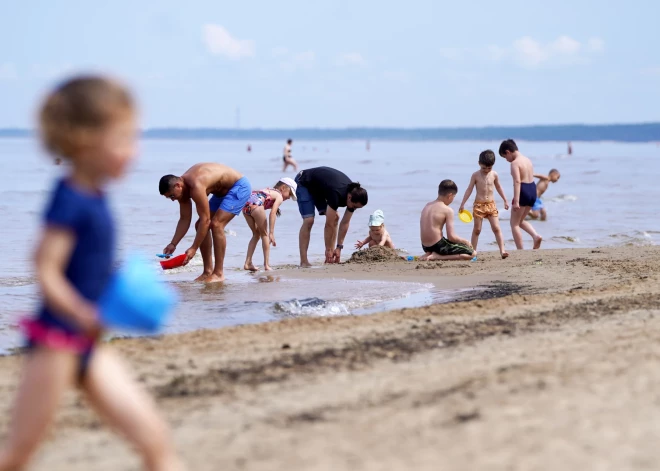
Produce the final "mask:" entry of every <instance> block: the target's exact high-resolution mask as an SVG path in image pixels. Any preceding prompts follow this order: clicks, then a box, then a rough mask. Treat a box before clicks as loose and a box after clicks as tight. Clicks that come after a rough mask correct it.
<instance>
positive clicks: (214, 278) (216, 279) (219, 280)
mask: <svg viewBox="0 0 660 471" xmlns="http://www.w3.org/2000/svg"><path fill="white" fill-rule="evenodd" d="M223 281H225V275H222V276H218V275H215V274H211V275H209V277H208V278H206V279H205V280H204V283H222V282H223Z"/></svg>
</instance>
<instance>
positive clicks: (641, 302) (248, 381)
mask: <svg viewBox="0 0 660 471" xmlns="http://www.w3.org/2000/svg"><path fill="white" fill-rule="evenodd" d="M659 303H660V294H654V295H646V294H645V295H643V296H642V295H629V296H621V297H616V298H609V299H607V300H595V301H584V302H580V303H576V304H573V305H569V306H563V307H559V308H553V309H550V310H544V311H541V312H538V311H535V312H532V313H529V314H522V315H519V316H515V317H512V318H510V319H501V318H489V319H484V320H475V321H470V322H456V321H445V322H437V321H436V323H433V320H432V319H431V318H426V319H411V326H410V330H408V331H403V332H404V333H403V334H401V332H402V331H392V332H389V333H386V334H380V335H374V336H372V337H367V338H365V339H363V340H360V341H354V342H352V343H350V344H347V345H343V346H338V347H329V348H324V349H321V350H318V351H311V352H303V353H298V352H291V351H290V350H286V352H287V353H284V351H283V353H282V354H280V355H278V356H276V357H274V358H272V359H271V360H270V361H264V362H254V363H250V362H244V363H243V364H242V365H240V364H239V365H235V366H232V367H227V368H218V369H210V370H207V371H206V372H205V373H203V374H200V375H193V374H187V373H186V374H181V375H178V376H176V377H175V378H173V379H172V380H171V381H170V382H169V383H167V384H165V385H162V386H159V387H156V388H155V393H156V394H157V396H159V397H161V398H171V397H186V396H214V395H220V394H230V393H231V392H232V390H233V388H234V387H235V386H239V385H243V386H250V387H257V386H259V385H260V384H265V383H275V382H282V381H286V380H287V379H289V378H290V377H291V376H293V375H304V374H318V373H321V372H325V371H340V370H359V369H361V368H363V367H365V366H367V365H369V364H370V363H371V362H373V361H376V360H381V359H390V360H392V361H405V360H406V359H408V358H410V357H411V356H412V355H414V354H416V353H421V352H424V351H429V350H433V349H437V348H451V347H457V346H460V345H466V344H470V343H474V342H477V341H481V340H484V339H488V338H492V337H495V336H512V335H515V334H521V333H527V332H533V331H538V330H541V329H547V328H556V327H559V326H560V325H561V324H563V323H565V322H567V321H571V320H574V319H583V320H595V319H598V318H599V317H601V316H606V315H612V314H617V313H621V312H626V311H630V310H636V309H656V308H657V306H658V304H659ZM289 352H290V353H289Z"/></svg>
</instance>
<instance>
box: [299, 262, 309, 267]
mask: <svg viewBox="0 0 660 471" xmlns="http://www.w3.org/2000/svg"><path fill="white" fill-rule="evenodd" d="M300 268H312V264H311V263H309V262H307V263H301V264H300Z"/></svg>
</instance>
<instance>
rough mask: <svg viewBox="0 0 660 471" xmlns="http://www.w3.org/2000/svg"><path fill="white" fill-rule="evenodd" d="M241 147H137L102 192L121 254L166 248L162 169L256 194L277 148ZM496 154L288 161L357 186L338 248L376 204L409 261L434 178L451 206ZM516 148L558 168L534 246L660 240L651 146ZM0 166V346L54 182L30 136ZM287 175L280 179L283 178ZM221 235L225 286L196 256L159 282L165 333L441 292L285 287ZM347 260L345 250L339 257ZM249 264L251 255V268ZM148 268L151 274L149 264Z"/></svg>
mask: <svg viewBox="0 0 660 471" xmlns="http://www.w3.org/2000/svg"><path fill="white" fill-rule="evenodd" d="M251 144H252V149H253V151H252V153H247V152H246V151H245V148H246V146H247V142H239V141H183V140H176V141H167V140H146V141H143V142H142V155H141V157H140V159H139V160H138V161H137V162H136V164H135V166H134V169H133V170H132V171H131V173H130V175H129V176H128V177H127V178H126V179H124V180H123V181H122V182H120V183H119V184H117V185H113V188H112V189H111V193H112V197H113V198H112V204H113V206H114V208H115V210H116V212H117V217H118V228H119V230H120V244H119V249H120V257H121V256H122V255H123V254H124V253H126V251H127V250H135V249H137V250H140V251H143V252H144V253H146V254H149V255H151V254H155V253H159V252H161V251H162V249H163V247H164V246H165V245H167V243H168V242H169V240H170V238H171V236H172V234H173V232H174V227H175V225H176V221H177V217H178V205H177V204H176V203H173V202H171V201H169V200H166V199H165V198H163V197H162V196H160V195H159V194H158V191H157V185H158V180H159V178H160V176H161V175H163V174H166V173H175V174H181V173H182V172H183V171H185V170H186V169H187V168H188V167H190V166H191V165H192V164H194V163H196V162H204V161H214V162H222V163H225V164H227V165H230V166H232V167H235V168H237V169H238V170H240V171H241V172H243V173H244V174H245V175H246V176H247V177H248V178H249V179H250V181H251V182H252V186H253V188H255V189H257V188H262V187H265V186H270V185H273V184H274V183H275V182H276V181H277V179H278V178H279V177H280V176H282V175H281V172H280V171H281V157H280V153H281V148H282V143H280V142H271V141H259V142H253V143H251ZM498 145H499V142H492V143H483V142H372V143H371V151H370V152H367V151H366V150H365V146H364V143H363V142H357V141H332V142H295V143H294V157H295V158H296V159H297V160H298V162H299V163H300V164H301V167H302V168H306V167H313V166H319V165H329V166H332V167H336V168H338V169H340V170H342V171H344V172H345V173H346V174H347V175H349V176H350V177H351V178H352V179H353V180H357V181H360V182H361V183H362V184H363V186H365V187H366V188H367V189H368V190H369V198H370V199H369V205H368V206H367V208H365V209H363V210H358V211H357V212H356V213H355V215H354V217H353V221H352V223H351V229H350V231H349V234H348V237H347V240H346V243H345V245H346V247H347V248H348V247H351V246H352V244H353V243H354V242H355V241H356V240H357V239H359V238H364V237H365V236H366V235H367V227H366V225H367V221H368V217H369V214H370V212H372V211H374V210H376V209H382V210H383V211H384V212H385V219H386V226H387V229H388V231H389V232H390V234H391V235H392V238H393V240H394V242H395V243H396V245H397V247H398V248H401V249H403V250H404V251H407V252H408V253H411V254H419V253H420V250H421V249H420V247H419V245H420V244H419V232H418V227H419V226H418V225H419V213H420V211H421V209H422V207H423V206H424V204H425V203H426V202H428V201H430V200H432V199H434V197H435V195H436V192H437V185H438V183H439V182H440V180H442V179H445V178H451V179H453V180H454V181H456V183H457V184H458V187H459V195H458V196H457V202H455V204H454V207H455V209H457V207H458V204H459V203H460V200H461V198H462V194H463V191H464V190H465V186H466V184H467V182H468V180H469V177H470V174H471V173H472V172H474V171H475V170H477V169H478V165H477V163H476V162H477V158H478V154H479V152H480V151H482V150H484V149H486V148H491V149H494V150H497V146H498ZM519 146H520V148H521V150H522V152H523V153H525V154H526V155H528V156H529V157H531V158H532V159H533V161H534V164H535V170H536V172H537V173H547V172H548V171H549V170H550V169H551V168H558V169H559V170H560V171H561V174H562V177H561V180H560V181H559V182H558V183H557V184H554V185H550V188H549V190H548V192H547V193H546V195H545V203H546V208H547V211H548V214H549V220H548V221H547V222H543V223H534V224H535V226H536V227H537V229H538V231H539V232H540V233H541V234H542V235H543V236H544V238H545V241H544V247H546V248H561V247H585V246H605V245H639V246H640V247H643V246H644V245H649V244H656V243H658V242H659V241H660V222H658V220H657V219H656V218H655V211H654V210H653V209H652V207H650V205H649V204H648V203H647V202H648V201H651V202H652V201H654V199H655V196H654V195H656V194H658V191H657V184H656V175H657V174H658V167H659V166H660V164H659V163H658V162H660V160H659V159H658V157H659V156H660V147H658V146H657V145H656V144H620V143H609V142H602V143H574V145H573V147H574V155H573V156H572V157H570V158H568V157H567V156H565V155H563V154H562V152H564V151H565V145H564V144H562V143H539V142H530V143H525V142H521V143H519ZM0 158H1V159H2V162H3V169H4V171H5V178H4V180H3V185H2V187H1V188H0V217H1V218H2V221H3V226H2V242H1V244H2V254H3V257H2V270H0V295H2V299H3V300H4V303H3V309H2V314H1V315H0V349H2V348H6V347H8V346H14V345H16V344H17V341H18V336H17V334H16V330H15V322H16V318H17V317H18V315H19V313H22V312H29V311H31V310H33V309H34V306H35V304H36V301H37V291H36V285H35V278H34V274H33V269H32V266H31V257H32V251H33V248H34V245H35V243H36V240H37V237H38V228H39V215H40V213H41V211H42V207H43V204H44V200H45V198H46V197H47V195H48V192H49V190H50V187H51V185H52V180H53V178H54V177H55V176H57V175H58V174H59V173H60V172H62V171H64V170H65V169H64V168H63V167H57V166H54V165H53V164H52V161H51V160H50V159H49V158H48V157H45V156H43V155H42V153H41V152H40V150H39V149H38V147H37V145H36V143H35V142H34V141H33V140H30V139H0ZM495 170H496V171H497V172H498V173H499V175H500V178H501V180H502V184H503V186H504V189H505V192H506V194H507V196H508V197H509V198H511V197H512V191H511V177H510V176H509V169H508V164H507V163H506V161H504V159H499V158H498V161H497V163H496V165H495ZM289 176H293V172H292V171H290V172H289ZM498 206H499V207H500V213H501V219H502V221H503V222H502V226H503V228H504V232H505V236H506V239H508V240H507V244H508V247H509V248H510V249H512V248H513V241H512V240H511V233H510V230H509V228H508V213H507V212H505V211H503V209H502V205H501V202H500V201H498ZM282 211H283V215H282V217H281V218H279V219H278V221H277V226H276V238H277V242H278V246H277V247H274V248H272V249H271V261H272V264H274V265H277V266H280V265H285V264H296V263H297V262H298V247H297V239H298V229H299V227H300V217H299V215H298V211H297V206H296V204H295V203H293V202H286V203H285V204H284V205H283V206H282ZM323 221H324V220H323V219H322V218H319V220H318V222H317V224H316V225H315V226H314V229H313V234H312V242H311V245H310V259H311V260H312V261H313V262H317V263H320V262H322V260H323ZM487 226H488V225H484V229H483V232H482V235H481V238H480V242H479V248H480V249H481V250H494V249H496V245H495V241H494V237H493V235H492V233H491V232H490V229H489V228H488V227H487ZM228 230H229V234H228V249H227V258H226V262H225V265H226V267H227V269H228V270H227V278H228V282H227V283H226V284H225V285H224V286H219V287H213V286H208V287H206V286H199V285H196V284H193V283H191V279H192V278H194V277H195V276H196V275H197V274H198V272H200V271H201V260H197V259H195V260H194V261H193V263H191V266H188V267H185V268H183V269H180V270H173V271H171V272H167V273H165V279H166V280H168V281H169V282H171V283H172V284H173V285H174V286H176V288H177V289H178V290H179V292H180V293H181V296H182V303H181V305H180V306H179V308H178V310H177V313H176V315H175V317H174V319H173V320H172V322H171V324H170V325H169V326H168V331H169V332H174V331H182V330H190V329H195V328H204V327H220V326H225V325H232V324H240V323H246V322H262V321H267V320H272V319H278V318H282V317H288V316H299V315H337V314H346V313H355V314H358V313H368V312H373V311H374V310H380V309H382V308H385V307H391V306H399V305H401V304H402V303H403V304H404V305H412V304H416V303H419V302H422V303H427V304H428V303H431V302H437V301H438V300H441V299H447V297H448V296H451V293H443V292H434V291H433V290H432V289H431V285H423V284H417V283H388V282H364V283H361V284H360V288H359V290H356V289H355V282H354V281H352V282H350V283H349V282H346V281H344V280H323V281H322V282H321V281H319V280H288V279H284V278H282V277H280V276H278V275H277V272H275V273H274V274H272V275H265V274H263V273H258V274H256V275H254V274H249V273H245V272H243V271H242V270H240V268H241V267H242V265H243V261H244V256H245V248H246V246H247V241H248V239H249V237H250V231H249V229H248V227H247V224H246V223H245V221H244V220H243V218H242V217H237V218H236V219H235V220H234V221H232V223H231V224H230V225H229V227H228ZM457 230H458V232H459V234H460V235H461V236H463V237H465V238H468V239H469V237H470V233H471V230H472V227H471V225H467V224H462V223H459V222H458V220H457ZM192 238H193V233H192V231H191V232H190V233H189V235H188V236H187V237H186V239H184V241H182V242H181V245H180V246H179V250H178V252H177V253H179V252H181V251H183V250H185V249H186V248H187V247H188V246H189V244H190V242H191V241H192ZM528 244H529V245H530V246H531V243H529V242H528ZM640 250H642V249H641V248H640ZM351 252H352V250H345V254H344V258H345V259H347V258H348V257H349V256H350V253H351ZM261 262H262V255H261V253H260V250H259V249H258V250H257V252H256V254H255V263H257V264H259V263H261ZM154 267H155V269H157V267H158V265H157V260H156V259H155V257H154ZM438 288H439V289H440V290H441V289H442V287H438ZM356 292H358V293H359V294H358V295H357V296H356V295H355V293H356ZM384 293H386V294H384ZM425 293H426V294H425ZM438 293H440V294H438ZM305 300H307V301H305ZM309 300H311V301H309ZM420 300H422V301H420ZM392 303H394V304H392ZM397 303H398V304H397ZM406 303H408V304H406Z"/></svg>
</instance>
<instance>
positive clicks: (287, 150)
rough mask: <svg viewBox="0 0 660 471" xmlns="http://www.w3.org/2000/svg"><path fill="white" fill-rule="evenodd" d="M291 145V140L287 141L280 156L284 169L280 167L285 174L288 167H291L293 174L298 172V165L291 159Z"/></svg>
mask: <svg viewBox="0 0 660 471" xmlns="http://www.w3.org/2000/svg"><path fill="white" fill-rule="evenodd" d="M291 144H293V140H292V139H289V140H288V141H286V145H285V146H284V152H283V154H282V161H283V162H284V167H282V172H286V169H287V168H289V165H291V166H292V167H293V171H294V172H297V171H298V163H297V162H296V161H295V160H293V157H291Z"/></svg>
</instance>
